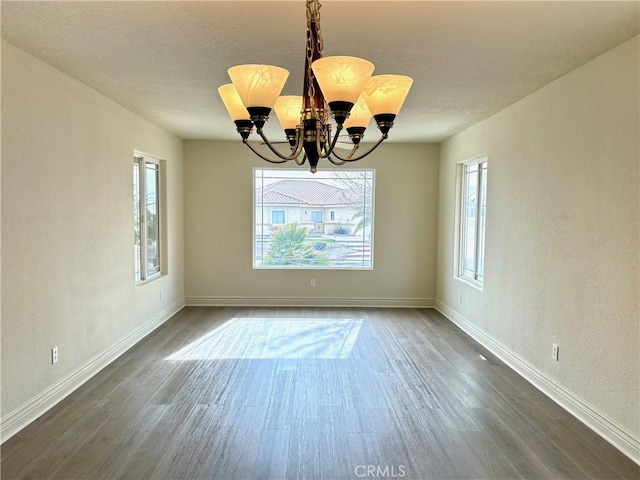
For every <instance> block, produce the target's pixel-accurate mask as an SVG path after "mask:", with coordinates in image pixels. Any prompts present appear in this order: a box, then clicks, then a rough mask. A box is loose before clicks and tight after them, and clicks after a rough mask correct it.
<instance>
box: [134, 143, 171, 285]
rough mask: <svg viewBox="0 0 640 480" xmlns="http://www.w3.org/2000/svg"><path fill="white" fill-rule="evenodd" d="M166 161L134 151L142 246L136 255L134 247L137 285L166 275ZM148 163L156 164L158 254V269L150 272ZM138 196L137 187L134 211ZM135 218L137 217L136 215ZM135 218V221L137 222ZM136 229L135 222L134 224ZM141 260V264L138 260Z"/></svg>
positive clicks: (138, 217)
mask: <svg viewBox="0 0 640 480" xmlns="http://www.w3.org/2000/svg"><path fill="white" fill-rule="evenodd" d="M163 163H164V161H163V160H161V159H159V158H157V157H154V156H151V155H149V154H143V153H140V152H134V155H133V164H134V174H135V169H136V166H137V169H138V172H137V173H138V178H137V181H138V205H137V208H138V211H137V219H139V230H140V234H139V237H140V247H139V254H138V255H137V256H136V253H135V248H134V280H135V283H136V285H142V284H144V283H146V282H149V281H151V280H155V279H156V278H159V277H161V276H162V275H164V274H165V273H166V272H165V268H164V265H165V259H164V256H165V255H164V252H165V250H164V246H165V226H164V196H165V195H164V173H163V172H164V165H163ZM147 165H155V169H156V172H157V174H156V182H155V183H156V187H155V190H156V192H155V194H156V198H155V201H156V211H157V214H156V222H155V224H156V229H157V235H156V236H157V247H156V250H157V256H158V267H157V270H155V271H153V272H149V264H148V250H147V235H148V232H147V208H146V201H143V199H146V197H147V184H146V172H147ZM135 203H136V198H135V188H134V211H135V208H136V205H135ZM134 218H135V217H134ZM137 219H135V220H137ZM135 220H134V222H135ZM134 229H135V224H134ZM135 246H136V243H135V238H134V247H135ZM143 246H144V248H143ZM138 261H139V265H137V262H138ZM138 267H139V272H140V274H139V278H138V275H137V273H138V272H137V270H138Z"/></svg>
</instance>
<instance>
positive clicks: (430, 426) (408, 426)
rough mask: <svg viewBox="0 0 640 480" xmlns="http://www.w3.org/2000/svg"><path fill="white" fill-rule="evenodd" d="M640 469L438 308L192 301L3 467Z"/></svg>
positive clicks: (500, 475) (322, 474) (310, 475)
mask: <svg viewBox="0 0 640 480" xmlns="http://www.w3.org/2000/svg"><path fill="white" fill-rule="evenodd" d="M14 478H25V479H27V478H29V479H49V478H54V479H60V480H72V479H83V480H84V479H99V478H102V479H214V478H215V479H218V478H220V479H242V480H245V479H280V478H288V479H297V478H300V479H302V478H307V479H321V478H322V479H358V478H405V479H431V478H432V479H445V478H460V479H467V478H469V479H471V478H473V479H479V478H492V479H494V478H495V479H511V478H535V479H538V478H553V479H555V478H573V479H589V478H597V479H613V478H635V479H638V478H640V467H638V466H637V465H635V464H634V463H633V462H632V461H631V460H629V459H627V458H626V457H625V456H624V455H622V454H621V453H619V452H618V451H617V450H616V449H614V448H613V447H612V446H611V445H609V444H608V443H607V442H605V441H604V440H602V439H601V438H600V437H599V436H598V435H596V434H595V433H593V432H592V431H590V430H589V429H588V428H586V427H585V426H583V425H582V424H581V423H580V422H579V421H577V420H576V419H574V418H573V417H572V416H571V415H569V414H568V413H566V412H565V411H563V410H562V409H561V408H560V407H558V406H557V405H556V404H555V403H553V402H552V401H550V400H549V399H547V398H546V397H545V396H544V395H543V394H541V393H540V392H538V391H537V390H536V389H535V388H533V387H532V386H531V385H529V384H528V383H527V382H526V381H524V380H523V379H522V378H520V377H519V376H518V375H517V374H516V373H514V372H513V371H512V370H510V369H509V368H508V367H506V366H505V365H504V364H502V363H501V362H500V361H498V360H497V359H496V358H495V357H493V356H492V355H491V354H489V353H488V352H487V351H485V350H484V349H483V348H482V347H480V346H479V345H478V344H476V343H475V342H474V341H473V340H471V339H470V338H469V337H468V336H466V335H465V334H464V333H463V332H461V331H460V330H458V329H457V328H456V327H455V326H454V325H452V324H451V323H450V322H449V321H447V320H446V319H445V318H444V317H443V316H442V315H440V314H439V313H438V312H437V311H435V310H415V309H407V310H405V309H326V308H322V309H320V308H318V309H313V308H304V309H291V308H287V309H274V308H251V309H249V308H196V307H190V308H186V309H184V310H183V311H181V312H180V313H178V314H177V315H176V316H175V317H174V318H173V319H171V320H170V321H169V322H167V323H166V324H165V325H163V326H162V327H160V328H159V329H158V330H156V331H155V332H154V333H153V334H152V335H150V336H149V337H147V338H146V339H144V340H143V341H142V342H140V343H139V344H138V345H136V346H135V347H134V348H132V349H131V350H129V351H128V352H126V353H125V354H124V355H123V356H122V357H120V358H119V359H118V360H117V361H116V362H114V363H113V364H111V365H110V366H108V367H107V368H106V369H104V370H103V371H102V372H100V373H99V374H98V375H97V376H96V377H94V378H93V379H91V380H90V381H89V382H88V383H87V384H85V385H84V386H83V387H81V388H80V389H78V390H77V391H76V392H75V393H73V394H72V395H71V396H69V397H68V398H67V399H65V400H64V401H63V402H62V403H60V404H59V405H57V406H56V407H55V408H54V409H52V410H51V411H49V412H48V413H46V414H45V415H44V416H43V417H41V418H40V419H39V420H37V421H36V422H34V423H33V424H31V425H30V426H29V427H27V428H26V429H24V430H23V431H21V432H20V433H19V434H17V435H16V436H14V437H13V438H11V439H9V440H8V441H7V442H5V444H4V445H2V479H3V480H8V479H14Z"/></svg>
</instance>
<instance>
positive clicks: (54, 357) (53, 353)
mask: <svg viewBox="0 0 640 480" xmlns="http://www.w3.org/2000/svg"><path fill="white" fill-rule="evenodd" d="M54 363H58V347H53V348H52V349H51V365H53V364H54Z"/></svg>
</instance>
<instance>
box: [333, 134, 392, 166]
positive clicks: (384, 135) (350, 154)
mask: <svg viewBox="0 0 640 480" xmlns="http://www.w3.org/2000/svg"><path fill="white" fill-rule="evenodd" d="M387 138H389V135H387V134H386V133H383V134H382V136H381V137H380V138H379V139H378V141H377V142H376V143H375V144H374V145H373V146H372V147H371V148H370V149H369V150H367V151H366V152H364V153H363V154H362V155H358V156H357V157H355V158H353V157H352V155H353V154H354V153H355V152H356V149H355V148H354V149H353V150H351V152H349V155H347V157H346V158H343V157H341V156H340V155H338V154H337V153H336V152H332V155H334V156H335V157H336V158H337V159H338V160H342V161H343V162H357V161H358V160H362V159H363V158H364V157H366V156H367V155H369V154H370V153H371V152H373V151H374V150H375V149H376V148H378V146H379V145H380V144H381V143H382V142H384V141H385V140H386V139H387Z"/></svg>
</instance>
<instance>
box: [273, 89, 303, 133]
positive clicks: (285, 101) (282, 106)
mask: <svg viewBox="0 0 640 480" xmlns="http://www.w3.org/2000/svg"><path fill="white" fill-rule="evenodd" d="M273 108H274V109H275V111H276V115H277V117H278V120H279V121H280V126H281V127H282V129H283V130H286V129H287V128H296V127H297V126H298V125H299V124H300V113H301V111H302V97H301V96H300V95H283V96H281V97H278V99H277V100H276V103H275V105H274V106H273Z"/></svg>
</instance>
